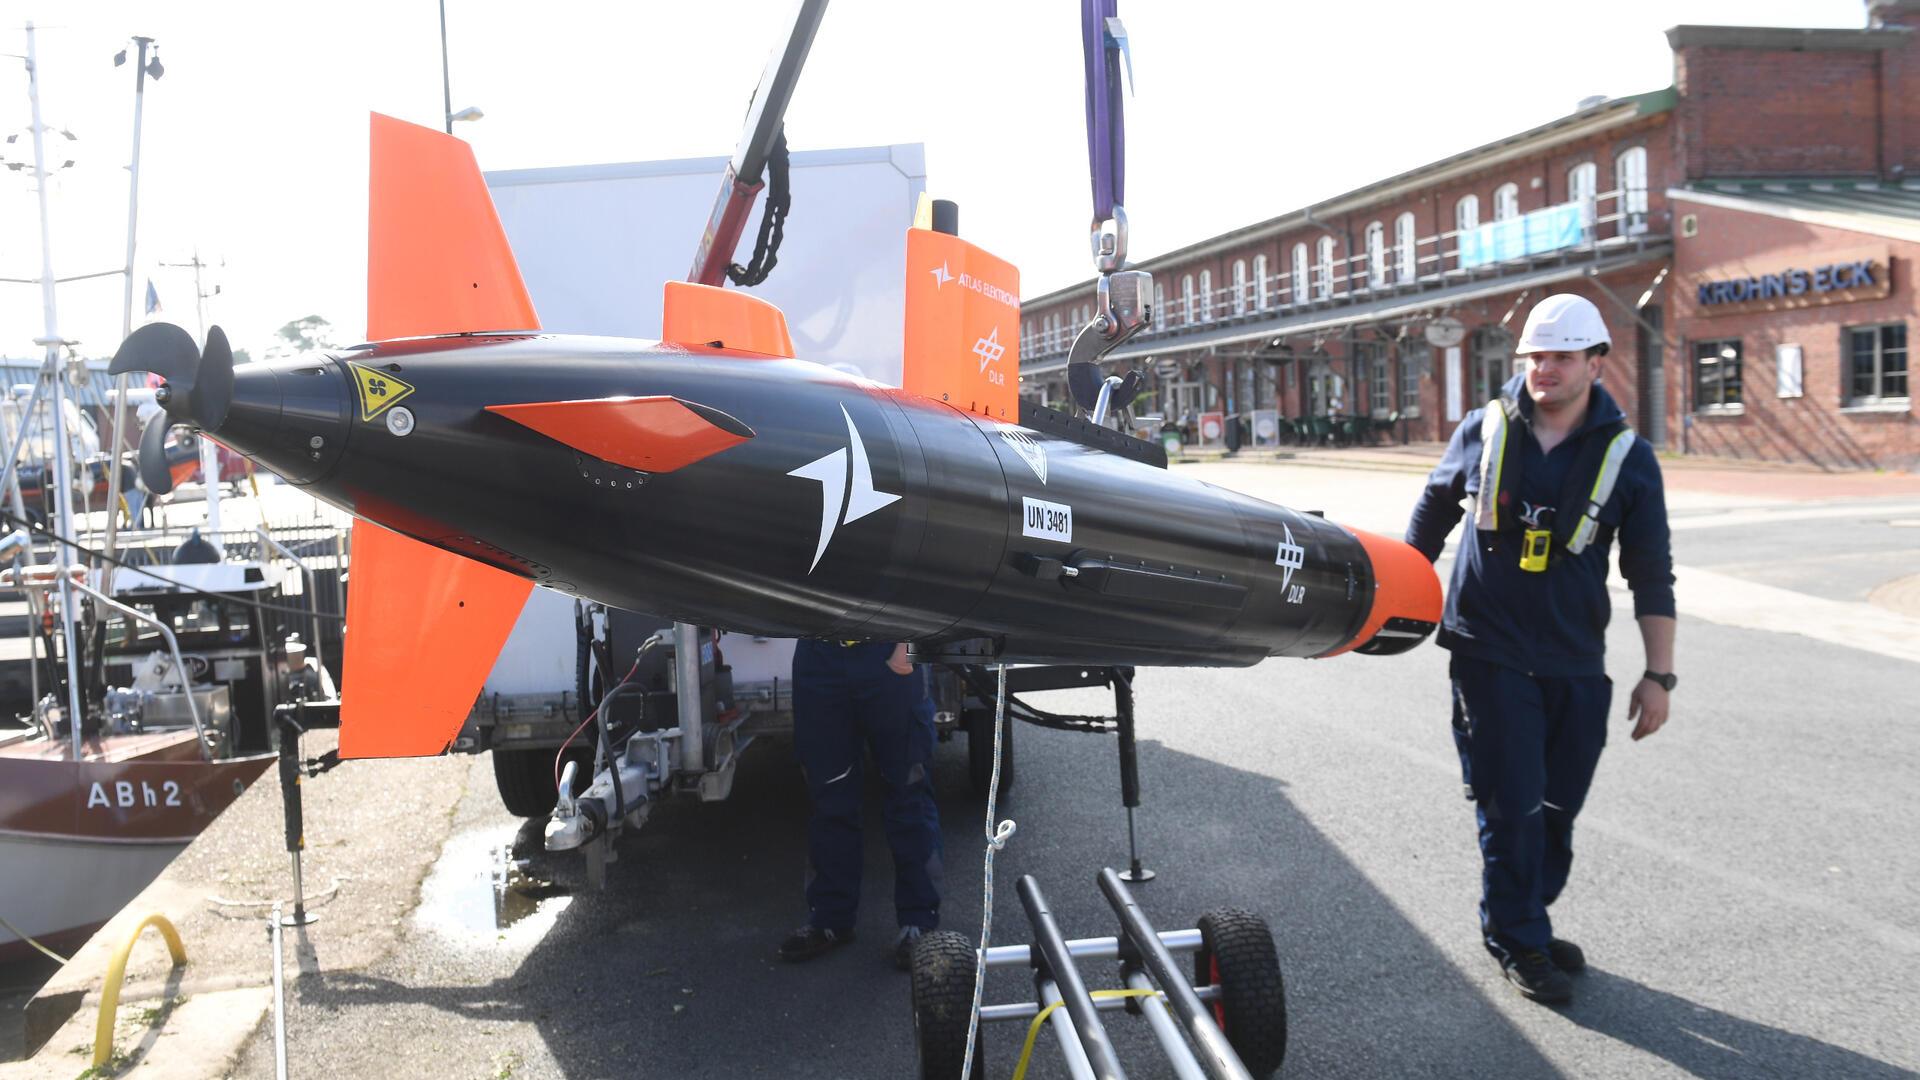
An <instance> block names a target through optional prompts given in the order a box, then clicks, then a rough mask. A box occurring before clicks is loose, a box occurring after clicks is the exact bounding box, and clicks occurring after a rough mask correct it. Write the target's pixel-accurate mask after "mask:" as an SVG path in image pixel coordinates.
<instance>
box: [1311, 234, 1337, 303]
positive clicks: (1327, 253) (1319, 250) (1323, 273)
mask: <svg viewBox="0 0 1920 1080" xmlns="http://www.w3.org/2000/svg"><path fill="white" fill-rule="evenodd" d="M1332 296H1333V237H1331V236H1323V237H1321V238H1320V242H1319V243H1318V244H1315V245H1314V252H1313V298H1314V299H1315V300H1326V299H1329V298H1331V297H1332Z"/></svg>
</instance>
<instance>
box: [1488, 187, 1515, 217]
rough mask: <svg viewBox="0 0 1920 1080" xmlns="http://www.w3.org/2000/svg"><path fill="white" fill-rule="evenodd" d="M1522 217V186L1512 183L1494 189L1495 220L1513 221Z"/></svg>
mask: <svg viewBox="0 0 1920 1080" xmlns="http://www.w3.org/2000/svg"><path fill="white" fill-rule="evenodd" d="M1519 216H1520V185H1519V184H1516V183H1513V182H1511V181H1509V182H1507V183H1504V184H1501V185H1500V186H1499V187H1497V188H1494V189H1493V220H1495V221H1511V220H1512V219H1514V218H1517V217H1519Z"/></svg>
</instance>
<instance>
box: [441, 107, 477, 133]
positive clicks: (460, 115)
mask: <svg viewBox="0 0 1920 1080" xmlns="http://www.w3.org/2000/svg"><path fill="white" fill-rule="evenodd" d="M486 115H487V114H486V113H483V112H481V111H480V110H479V109H478V108H477V107H475V106H472V105H469V106H467V107H466V108H464V109H461V110H460V111H459V112H457V113H448V114H447V130H448V131H452V130H453V125H455V124H457V123H459V122H460V121H462V120H479V119H482V118H483V117H485V116H486Z"/></svg>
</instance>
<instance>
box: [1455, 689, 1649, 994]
mask: <svg viewBox="0 0 1920 1080" xmlns="http://www.w3.org/2000/svg"><path fill="white" fill-rule="evenodd" d="M1449 670H1450V673H1451V674H1452V677H1453V741H1454V745H1455V746H1456V747H1458V748H1459V751H1460V771H1461V777H1462V779H1463V780H1465V782H1466V785H1467V793H1468V797H1469V798H1471V799H1472V800H1473V802H1474V805H1475V808H1476V816H1477V817H1478V819H1479V823H1480V856H1481V862H1482V875H1481V894H1480V928H1481V931H1482V933H1483V934H1484V935H1485V937H1486V942H1487V949H1488V950H1489V951H1490V952H1492V953H1493V954H1494V955H1495V956H1497V957H1500V958H1501V959H1502V960H1504V959H1506V958H1507V956H1508V955H1509V954H1511V953H1513V952H1515V951H1518V950H1524V949H1545V948H1546V947H1547V941H1548V939H1549V938H1551V937H1552V936H1553V923H1552V921H1551V920H1549V919H1548V917H1547V908H1548V907H1549V906H1550V905H1552V903H1553V902H1554V900H1555V899H1557V898H1558V897H1559V896H1560V890H1561V889H1563V888H1565V887H1566V884H1567V874H1568V872H1569V871H1570V870H1571V869H1572V868H1573V819H1574V818H1575V817H1576V816H1578V815H1579V813H1580V807H1581V805H1582V804H1583V803H1585V802H1586V798H1587V788H1588V786H1589V785H1590V784H1592V782H1593V771H1594V767H1595V766H1597V765H1598V764H1599V763H1600V751H1601V750H1603V749H1604V748H1605V747H1606V745H1607V711H1608V709H1609V708H1611V706H1612V702H1613V683H1612V681H1611V680H1609V679H1608V678H1607V677H1606V676H1604V675H1590V676H1580V677H1574V678H1536V677H1534V676H1532V675H1528V674H1527V673H1526V672H1524V671H1520V670H1518V669H1516V668H1509V667H1503V666H1501V665H1499V664H1495V663H1492V662H1489V661H1486V660H1479V659H1475V658H1472V657H1464V656H1456V657H1454V658H1453V662H1452V665H1451V667H1450V669H1449Z"/></svg>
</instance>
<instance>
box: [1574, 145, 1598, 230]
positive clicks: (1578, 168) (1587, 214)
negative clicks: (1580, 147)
mask: <svg viewBox="0 0 1920 1080" xmlns="http://www.w3.org/2000/svg"><path fill="white" fill-rule="evenodd" d="M1599 194H1600V166H1598V165H1595V164H1594V163H1593V162H1591V161H1583V162H1581V163H1580V164H1578V165H1575V166H1574V167H1573V168H1571V169H1568V170H1567V201H1568V202H1570V203H1578V204H1580V224H1581V225H1583V226H1585V227H1586V228H1589V229H1591V228H1593V220H1594V218H1595V217H1596V216H1597V214H1596V213H1595V210H1594V199H1595V197H1596V196H1598V195H1599Z"/></svg>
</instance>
